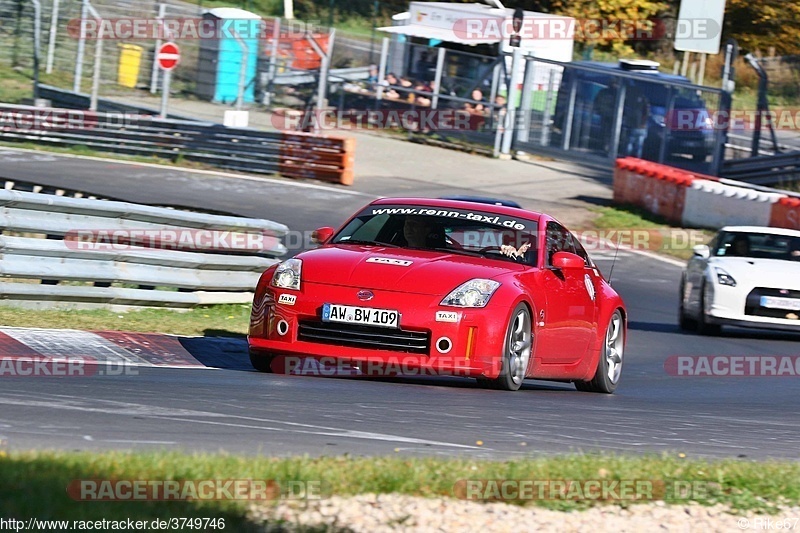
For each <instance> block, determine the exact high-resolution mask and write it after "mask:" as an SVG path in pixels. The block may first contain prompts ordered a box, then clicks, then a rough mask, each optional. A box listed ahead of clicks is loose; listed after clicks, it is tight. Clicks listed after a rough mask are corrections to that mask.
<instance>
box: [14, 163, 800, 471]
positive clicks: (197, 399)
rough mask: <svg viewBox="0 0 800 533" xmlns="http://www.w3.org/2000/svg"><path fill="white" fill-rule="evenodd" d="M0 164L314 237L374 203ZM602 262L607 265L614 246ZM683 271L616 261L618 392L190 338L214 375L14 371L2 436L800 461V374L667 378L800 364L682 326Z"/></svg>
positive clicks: (276, 450) (745, 337) (296, 191)
mask: <svg viewBox="0 0 800 533" xmlns="http://www.w3.org/2000/svg"><path fill="white" fill-rule="evenodd" d="M26 155H27V154H26ZM0 165H2V166H1V167H0V168H2V171H3V173H2V177H4V178H6V179H9V178H11V179H20V180H23V179H24V180H28V181H36V182H38V183H43V184H52V185H60V186H64V187H69V188H73V189H77V190H86V191H91V192H93V193H97V194H106V195H109V196H113V197H116V198H122V199H126V200H131V201H145V202H147V201H153V200H152V199H153V197H154V196H156V197H157V198H158V201H157V203H161V204H173V205H187V206H188V205H195V206H197V207H202V208H205V209H210V210H218V211H227V212H232V213H237V214H242V215H248V216H259V217H265V218H270V219H273V220H277V221H280V222H283V223H285V224H287V225H288V226H289V227H290V228H291V229H293V230H301V231H305V230H310V229H313V228H315V227H317V226H322V225H334V226H335V225H337V224H339V223H340V222H342V220H343V218H344V217H345V216H347V215H349V214H350V213H351V212H352V211H353V210H355V209H356V208H358V207H359V206H360V205H363V204H364V203H366V202H367V201H368V200H369V196H368V195H364V194H354V193H353V192H352V191H348V190H344V189H339V188H333V187H330V188H329V187H322V186H319V187H315V186H298V185H297V184H294V183H292V182H289V181H282V180H272V181H265V180H260V181H259V180H250V181H246V180H236V179H230V178H216V177H213V176H210V175H200V174H195V173H186V172H182V171H179V170H158V169H155V168H152V167H131V166H129V165H117V164H114V163H100V162H87V161H81V160H77V159H72V160H69V161H64V160H62V158H60V157H58V156H51V155H47V154H43V155H42V156H41V159H40V160H38V161H37V160H33V158H31V157H30V156H28V157H25V158H19V160H18V161H16V162H14V161H12V160H10V159H9V154H6V155H5V159H4V160H2V161H0ZM133 174H135V175H136V176H135V177H133V176H132V175H133ZM34 177H35V178H36V179H34ZM454 191H455V192H461V191H457V190H454ZM300 206H301V207H300ZM596 259H597V261H598V263H599V264H600V266H601V268H602V269H603V270H604V271H605V272H607V271H608V269H609V267H610V264H611V259H612V257H611V254H610V253H608V252H604V253H601V254H599V255H598V256H597V257H596ZM679 275H680V268H679V267H678V266H675V265H673V264H670V263H667V262H663V261H659V260H655V259H653V258H650V257H646V256H642V255H637V254H633V253H630V252H621V253H620V254H619V257H618V259H617V263H616V266H615V269H614V276H613V277H614V280H615V281H614V284H615V287H616V288H617V289H618V290H619V291H620V292H621V293H622V295H623V297H624V298H625V300H626V302H627V304H628V308H629V313H630V330H629V339H628V344H627V350H626V353H625V368H624V372H623V381H622V383H621V385H620V388H619V389H618V390H617V393H616V394H614V395H613V396H604V395H595V394H589V393H580V392H577V391H575V390H574V388H573V387H572V386H571V385H566V384H558V383H545V382H536V381H533V382H530V383H527V384H526V385H525V386H524V388H523V390H522V391H519V392H517V393H504V392H498V391H489V390H483V389H478V388H476V386H475V385H474V383H473V382H472V381H471V380H466V379H459V378H433V377H430V378H414V379H384V380H366V379H359V378H354V379H344V378H314V377H295V376H277V375H266V374H259V373H256V372H254V371H251V370H250V368H249V363H248V362H247V356H246V350H245V342H244V339H215V338H200V339H198V338H194V339H180V342H181V344H182V345H183V347H184V348H186V350H188V351H189V352H190V353H192V355H193V356H194V357H195V358H196V359H198V360H199V361H201V362H202V363H203V364H204V365H205V366H206V368H158V367H141V368H139V369H138V374H137V375H128V376H100V375H95V376H91V377H86V378H82V379H78V378H49V377H38V378H24V377H16V378H3V379H2V382H1V383H2V386H0V404H2V405H3V408H2V414H0V438H2V439H5V440H6V441H7V445H8V447H9V448H11V449H28V448H38V449H46V448H59V449H65V450H78V449H85V450H91V449H154V448H155V449H162V448H166V449H182V450H202V451H209V452H214V451H221V450H225V451H229V452H240V453H247V454H256V453H269V454H274V455H290V454H301V453H308V454H312V455H338V454H344V453H349V454H392V453H397V452H399V453H403V454H409V455H454V454H463V455H468V456H476V457H489V458H497V459H502V458H511V457H515V456H521V455H530V454H542V453H546V454H550V453H564V452H567V451H613V452H623V451H624V452H633V453H660V452H666V451H672V452H684V453H686V454H687V455H689V456H705V457H747V458H753V459H761V458H767V457H780V458H789V459H797V458H800V432H799V431H798V429H797V428H799V427H800V412H798V409H797V407H798V398H799V397H800V379H798V376H793V377H676V376H674V375H670V373H669V372H668V371H667V370H665V361H667V359H668V358H669V357H670V356H698V355H726V356H775V355H785V356H797V355H799V354H798V346H800V344H798V341H800V335H791V334H784V333H778V332H762V331H751V330H735V329H730V330H726V332H725V334H724V336H723V337H719V338H708V337H701V336H698V335H692V334H684V333H681V332H679V331H678V328H677V325H676V305H677V290H678V280H679ZM478 441H481V445H479V444H478Z"/></svg>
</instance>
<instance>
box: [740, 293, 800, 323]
mask: <svg viewBox="0 0 800 533" xmlns="http://www.w3.org/2000/svg"><path fill="white" fill-rule="evenodd" d="M762 296H777V297H778V298H796V299H799V300H800V291H782V289H767V288H763V287H756V288H755V289H753V290H752V291H750V294H748V295H747V301H746V302H745V306H744V314H746V315H752V316H764V317H770V318H787V317H786V315H787V314H789V313H794V314H796V315H800V312H798V311H791V310H788V309H773V308H771V307H761V297H762Z"/></svg>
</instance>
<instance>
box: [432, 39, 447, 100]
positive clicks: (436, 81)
mask: <svg viewBox="0 0 800 533" xmlns="http://www.w3.org/2000/svg"><path fill="white" fill-rule="evenodd" d="M446 52H447V51H446V50H445V49H444V48H439V55H438V56H436V74H435V76H434V78H433V98H432V99H431V109H436V108H437V107H438V106H439V90H440V88H441V85H442V71H443V70H444V55H445V53H446Z"/></svg>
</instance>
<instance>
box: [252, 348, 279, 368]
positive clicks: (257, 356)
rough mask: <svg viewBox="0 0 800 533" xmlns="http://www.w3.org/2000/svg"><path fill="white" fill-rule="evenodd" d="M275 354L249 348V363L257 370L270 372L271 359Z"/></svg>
mask: <svg viewBox="0 0 800 533" xmlns="http://www.w3.org/2000/svg"><path fill="white" fill-rule="evenodd" d="M273 359H275V356H274V355H272V354H270V353H267V352H259V351H257V350H253V349H252V348H251V349H250V364H251V365H253V368H255V369H256V370H258V371H259V372H265V373H268V374H271V373H272V366H271V365H272V360H273Z"/></svg>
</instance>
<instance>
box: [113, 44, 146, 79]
mask: <svg viewBox="0 0 800 533" xmlns="http://www.w3.org/2000/svg"><path fill="white" fill-rule="evenodd" d="M119 47H120V51H119V68H118V69H117V83H118V84H119V85H122V86H123V87H130V88H132V89H133V88H135V87H136V84H137V83H138V81H139V67H140V66H141V64H142V51H143V50H144V48H142V47H141V46H137V45H135V44H121V45H119Z"/></svg>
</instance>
